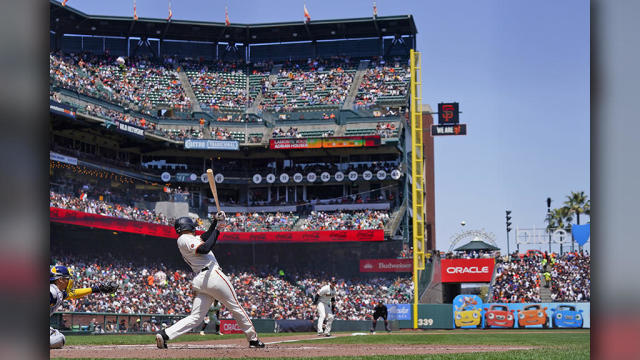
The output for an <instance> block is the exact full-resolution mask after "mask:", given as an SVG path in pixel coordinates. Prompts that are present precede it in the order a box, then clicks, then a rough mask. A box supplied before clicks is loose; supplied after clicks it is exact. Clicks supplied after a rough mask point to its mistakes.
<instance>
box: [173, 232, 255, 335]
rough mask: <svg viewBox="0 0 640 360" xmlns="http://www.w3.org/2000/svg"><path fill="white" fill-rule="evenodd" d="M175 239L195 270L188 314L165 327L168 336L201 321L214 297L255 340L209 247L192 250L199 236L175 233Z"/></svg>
mask: <svg viewBox="0 0 640 360" xmlns="http://www.w3.org/2000/svg"><path fill="white" fill-rule="evenodd" d="M177 242H178V249H179V250H180V254H182V258H183V259H184V261H185V262H186V263H187V264H189V266H191V269H193V271H194V272H196V273H197V275H196V276H195V277H194V278H193V280H192V281H191V283H192V285H193V290H194V292H195V293H196V296H195V298H194V299H193V305H192V307H191V314H190V315H189V316H187V317H185V318H184V319H182V320H180V321H178V322H177V323H175V324H173V325H171V326H170V327H168V328H167V329H165V333H166V334H167V336H169V340H171V339H175V338H177V337H178V336H180V335H182V334H184V333H186V332H188V331H189V330H191V329H193V328H194V327H196V326H198V325H200V324H202V322H203V321H204V318H205V317H206V316H207V313H208V311H209V307H210V306H211V303H212V302H213V300H214V299H218V301H220V302H221V303H222V304H223V305H224V306H225V307H226V308H227V309H229V311H230V312H231V315H232V316H233V318H234V319H235V320H236V322H237V323H238V326H239V327H240V329H242V331H244V334H245V336H246V337H247V340H249V341H255V340H258V334H257V333H256V330H255V328H254V326H253V323H252V322H251V319H250V318H249V315H247V313H246V312H245V311H244V309H242V307H241V306H240V302H239V301H238V298H237V297H236V292H235V291H234V290H233V287H232V286H231V281H229V279H228V278H227V276H226V275H225V274H224V273H223V272H222V270H220V267H219V266H218V261H217V260H216V257H215V256H214V255H213V252H211V251H209V252H208V253H207V254H198V253H197V252H196V249H197V248H198V246H200V244H202V240H201V239H200V236H194V235H191V234H182V235H180V237H178V241H177Z"/></svg>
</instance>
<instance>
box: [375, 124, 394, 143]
mask: <svg viewBox="0 0 640 360" xmlns="http://www.w3.org/2000/svg"><path fill="white" fill-rule="evenodd" d="M394 131H396V125H395V124H394V123H386V124H384V123H378V124H377V125H376V134H377V135H380V137H381V138H383V139H385V138H390V137H392V136H393V133H394Z"/></svg>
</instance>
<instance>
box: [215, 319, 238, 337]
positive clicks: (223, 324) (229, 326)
mask: <svg viewBox="0 0 640 360" xmlns="http://www.w3.org/2000/svg"><path fill="white" fill-rule="evenodd" d="M220 332H222V333H223V334H244V332H243V331H242V329H240V326H238V323H237V322H236V321H235V320H220Z"/></svg>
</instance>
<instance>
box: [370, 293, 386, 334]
mask: <svg viewBox="0 0 640 360" xmlns="http://www.w3.org/2000/svg"><path fill="white" fill-rule="evenodd" d="M378 318H382V319H384V329H385V330H387V332H391V328H390V327H389V321H387V306H386V305H385V304H384V303H382V301H381V300H378V301H377V305H376V307H375V308H373V325H372V326H371V330H370V331H371V334H375V333H376V325H377V324H378Z"/></svg>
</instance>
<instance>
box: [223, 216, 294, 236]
mask: <svg viewBox="0 0 640 360" xmlns="http://www.w3.org/2000/svg"><path fill="white" fill-rule="evenodd" d="M297 221H298V216H297V215H295V214H293V213H288V214H286V213H280V212H277V213H257V212H255V213H250V212H249V213H236V214H227V223H226V224H225V227H224V231H231V232H256V231H291V230H292V229H293V227H294V225H295V224H296V222H297Z"/></svg>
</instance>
